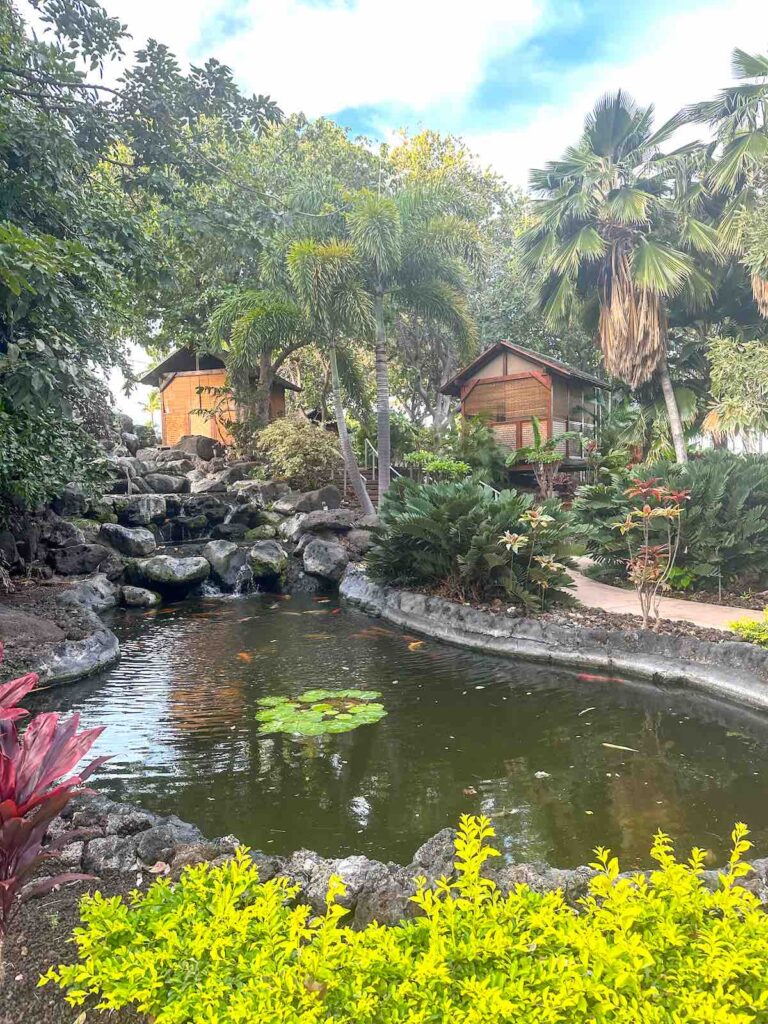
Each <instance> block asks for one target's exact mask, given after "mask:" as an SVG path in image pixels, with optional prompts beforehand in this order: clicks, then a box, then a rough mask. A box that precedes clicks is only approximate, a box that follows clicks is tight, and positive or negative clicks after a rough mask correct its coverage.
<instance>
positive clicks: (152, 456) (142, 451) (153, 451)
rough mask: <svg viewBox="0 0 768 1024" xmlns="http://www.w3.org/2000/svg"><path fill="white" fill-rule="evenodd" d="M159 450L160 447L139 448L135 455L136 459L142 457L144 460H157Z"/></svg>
mask: <svg viewBox="0 0 768 1024" xmlns="http://www.w3.org/2000/svg"><path fill="white" fill-rule="evenodd" d="M160 451H161V449H160V448H139V450H138V451H137V452H135V455H136V458H137V459H143V460H144V461H145V462H157V456H158V455H159V454H160Z"/></svg>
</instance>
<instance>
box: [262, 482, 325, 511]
mask: <svg viewBox="0 0 768 1024" xmlns="http://www.w3.org/2000/svg"><path fill="white" fill-rule="evenodd" d="M340 505H341V491H340V490H339V489H338V487H335V486H334V485H333V484H328V485H327V486H326V487H320V488H319V489H318V490H316V491H306V492H304V493H303V494H287V495H285V497H282V498H280V499H278V500H277V501H276V502H275V503H274V506H273V508H274V509H275V511H276V512H282V513H283V514H284V515H287V516H290V515H293V514H294V513H295V512H315V511H318V510H319V509H322V508H339V506H340Z"/></svg>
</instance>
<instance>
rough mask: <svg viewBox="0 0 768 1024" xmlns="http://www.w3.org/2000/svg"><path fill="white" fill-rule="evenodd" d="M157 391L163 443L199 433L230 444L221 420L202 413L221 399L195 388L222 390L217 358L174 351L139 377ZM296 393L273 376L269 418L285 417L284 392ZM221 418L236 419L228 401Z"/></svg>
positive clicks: (223, 375)
mask: <svg viewBox="0 0 768 1024" xmlns="http://www.w3.org/2000/svg"><path fill="white" fill-rule="evenodd" d="M139 381H140V382H141V383H142V384H149V385H150V386H151V387H155V388H158V389H159V391H160V427H161V431H162V437H163V444H176V442H177V441H178V440H179V438H181V437H184V436H185V435H186V434H203V435H205V436H206V437H212V438H213V439H214V440H215V441H221V442H222V444H230V443H231V441H232V436H231V434H230V433H229V431H228V430H227V428H226V426H224V424H223V423H222V422H221V417H220V416H219V417H213V416H205V415H202V413H203V412H204V411H205V410H211V409H214V408H216V407H217V406H218V405H219V403H220V402H221V397H220V396H218V395H216V394H215V393H213V392H211V391H203V392H201V393H199V394H198V388H222V387H224V385H225V384H226V383H227V368H226V366H225V365H224V362H223V360H221V359H219V357H218V356H215V355H208V354H204V353H199V352H194V351H193V350H192V349H191V348H177V349H176V350H175V351H174V352H171V354H170V355H169V356H167V357H166V358H165V359H163V361H162V362H161V363H158V364H157V366H154V367H153V368H152V369H151V370H148V371H147V372H146V373H145V374H144V376H143V377H140V378H139ZM288 390H290V391H300V390H301V388H299V387H298V386H297V385H296V384H293V383H292V382H291V381H289V380H285V379H284V378H283V377H275V381H274V383H273V385H272V394H271V396H270V402H269V418H270V420H274V419H277V418H278V417H279V416H284V415H285V392H286V391H288ZM221 412H222V414H223V416H224V418H225V419H231V420H236V419H237V418H238V410H237V407H236V406H235V404H234V403H233V402H231V401H230V402H228V403H226V404H225V405H224V407H223V408H222V410H221Z"/></svg>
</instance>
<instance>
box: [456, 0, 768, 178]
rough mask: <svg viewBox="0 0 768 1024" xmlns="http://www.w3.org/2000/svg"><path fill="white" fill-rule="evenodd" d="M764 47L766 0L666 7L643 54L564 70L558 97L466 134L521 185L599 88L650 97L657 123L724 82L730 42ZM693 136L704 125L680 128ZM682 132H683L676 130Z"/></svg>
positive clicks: (555, 151)
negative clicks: (520, 119) (506, 124)
mask: <svg viewBox="0 0 768 1024" xmlns="http://www.w3.org/2000/svg"><path fill="white" fill-rule="evenodd" d="M736 46H738V47H741V49H745V50H756V51H759V52H764V51H765V50H766V48H768V4H765V3H763V2H761V0H724V2H723V3H717V4H712V5H708V6H705V7H701V8H699V9H698V10H696V11H689V12H685V13H677V14H669V15H667V16H666V17H664V18H662V19H659V21H658V22H657V23H656V24H655V25H654V26H653V30H652V38H651V39H650V40H649V41H646V45H645V48H644V51H643V52H642V53H641V54H639V55H638V54H633V55H632V56H631V57H630V58H629V59H628V60H627V61H625V62H618V61H617V62H614V63H611V64H595V65H593V66H591V67H590V68H589V71H588V77H587V78H586V80H585V78H584V75H583V73H576V74H574V75H572V76H571V77H570V80H569V78H568V76H566V77H565V78H564V79H563V82H562V88H561V97H562V102H559V103H558V104H557V106H542V107H539V108H537V109H536V110H535V111H533V112H532V114H531V117H530V120H529V121H528V123H527V124H525V125H523V126H521V127H520V128H515V129H510V130H507V131H505V130H504V128H503V127H500V128H499V130H497V131H490V132H484V133H478V134H475V135H473V134H471V133H469V135H468V138H467V141H468V142H469V144H470V146H471V147H472V148H473V149H474V150H475V151H476V152H477V153H478V154H479V155H480V157H481V159H482V160H483V162H487V163H490V164H492V165H493V166H494V167H495V168H496V169H497V170H498V171H500V172H501V173H503V174H504V175H505V176H506V177H507V178H509V180H510V181H512V182H514V183H515V184H519V185H525V184H526V182H527V178H528V171H529V169H530V168H531V167H541V165H542V164H543V163H545V162H546V161H547V160H551V159H555V158H557V157H558V156H559V155H560V153H561V152H562V151H563V149H564V148H565V147H566V146H568V145H569V144H571V143H573V142H576V141H577V140H578V138H579V135H580V133H581V128H582V125H583V122H584V115H585V114H586V113H587V111H588V110H590V109H591V107H592V106H593V105H594V102H595V100H596V99H597V98H598V97H599V96H600V95H602V94H603V93H604V92H610V91H613V90H616V89H618V88H622V89H626V90H627V92H629V93H630V94H631V95H632V96H634V97H635V99H636V100H637V101H638V102H639V103H642V104H647V103H654V104H655V107H656V113H657V124H659V125H660V124H661V123H662V122H663V121H664V120H666V119H667V118H668V117H671V116H672V115H673V114H674V113H675V112H676V111H678V110H680V109H681V108H682V107H684V106H686V105H687V104H689V103H693V102H695V101H696V100H701V99H707V98H708V97H710V96H711V95H713V94H714V93H716V92H717V91H718V90H719V89H722V88H723V87H724V86H726V85H728V83H729V82H730V78H731V75H730V57H731V51H732V50H733V48H734V47H736ZM686 132H689V136H690V137H691V138H696V137H702V134H703V133H704V132H705V128H704V127H701V128H693V129H690V130H689V129H686ZM680 138H684V136H683V135H682V134H681V136H680Z"/></svg>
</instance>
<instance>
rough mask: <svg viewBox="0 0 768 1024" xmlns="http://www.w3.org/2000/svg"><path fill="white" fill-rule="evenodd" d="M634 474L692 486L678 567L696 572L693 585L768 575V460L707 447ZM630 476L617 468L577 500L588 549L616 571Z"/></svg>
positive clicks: (622, 548)
mask: <svg viewBox="0 0 768 1024" xmlns="http://www.w3.org/2000/svg"><path fill="white" fill-rule="evenodd" d="M632 475H633V476H642V477H644V478H648V477H658V478H659V480H660V482H661V483H662V484H663V485H665V486H667V487H669V488H671V489H672V490H678V489H680V488H685V489H687V490H690V499H689V501H687V502H686V508H685V514H684V515H683V517H682V520H681V539H680V550H679V553H678V557H677V568H678V569H679V570H685V572H686V574H688V576H690V577H692V578H693V579H692V580H691V585H692V587H693V589H697V588H704V589H714V588H716V587H717V586H718V585H721V584H729V583H732V582H734V581H735V580H737V579H739V578H740V577H743V576H745V575H749V576H752V577H753V578H756V579H761V578H763V577H764V576H765V575H766V574H768V459H766V458H765V457H763V456H759V455H741V456H739V455H732V454H731V453H730V452H724V451H715V450H710V451H706V452H702V453H701V455H699V456H697V457H696V458H695V459H692V460H691V461H690V462H688V463H687V465H686V466H678V465H676V464H674V463H670V462H655V463H650V464H646V465H643V466H639V467H635V468H634V469H633V470H632ZM629 476H630V474H629V473H628V472H627V473H626V474H614V475H613V476H612V477H611V478H610V482H607V483H606V482H601V483H597V484H593V485H587V486H584V487H580V488H579V490H578V491H577V497H576V500H575V501H574V505H573V508H574V511H575V512H576V514H577V516H578V518H579V521H580V522H581V523H582V524H583V525H584V526H585V527H586V529H587V533H586V538H587V547H588V550H589V553H590V554H591V555H592V556H593V557H594V558H595V559H596V561H597V562H598V563H600V564H601V565H603V566H604V567H606V568H607V570H608V571H609V572H611V571H618V570H619V569H620V567H621V566H622V565H623V561H624V559H625V546H624V542H623V540H622V538H621V537H619V536H617V534H616V531H612V530H611V523H613V522H616V521H617V520H620V519H624V518H625V517H626V515H627V513H628V511H629V507H630V503H629V501H628V499H627V497H626V495H625V494H624V490H625V488H626V487H627V484H628V480H629ZM670 583H671V584H672V585H674V584H675V580H674V579H672V580H670Z"/></svg>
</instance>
